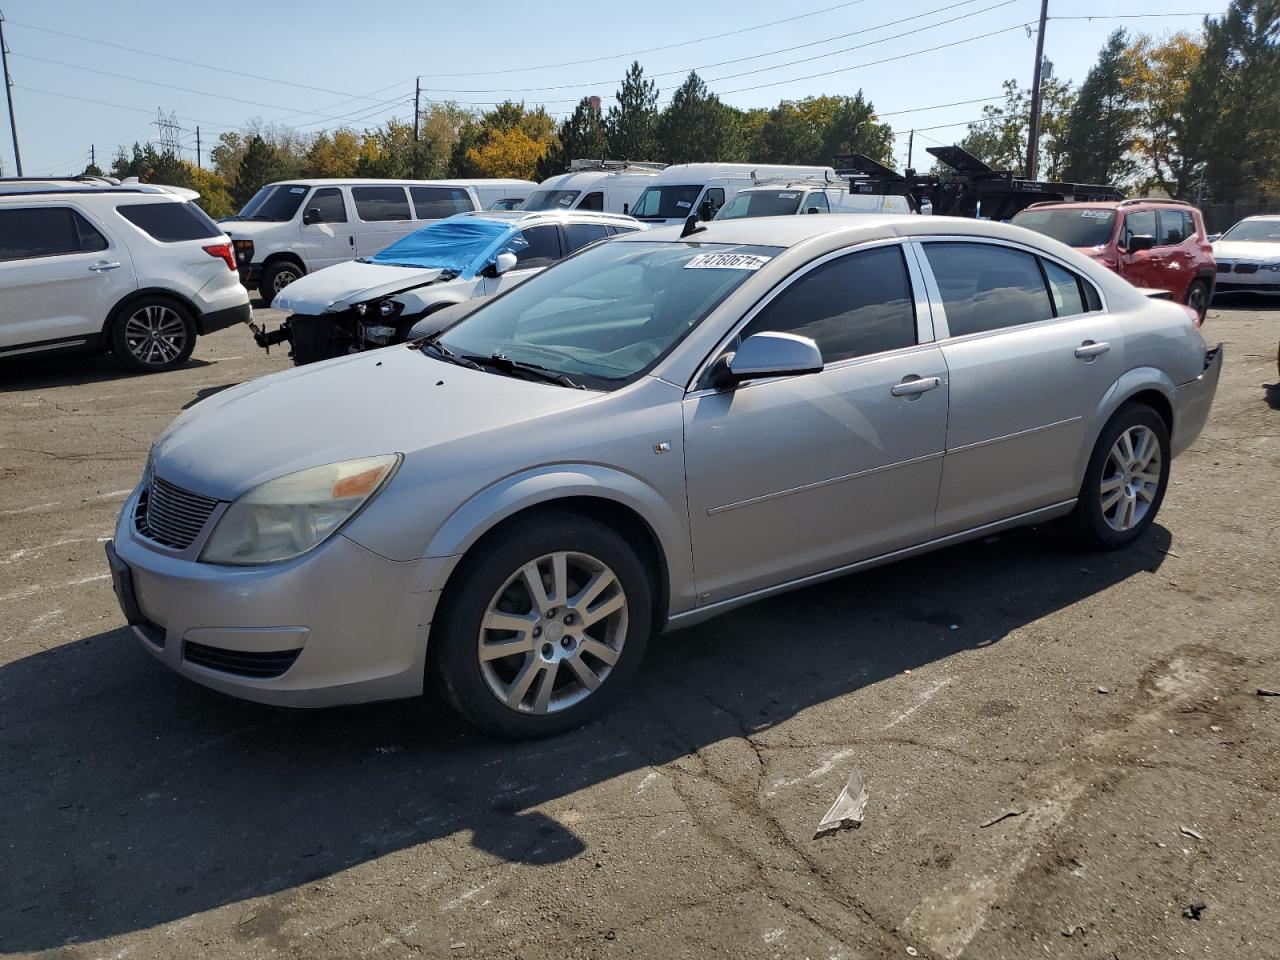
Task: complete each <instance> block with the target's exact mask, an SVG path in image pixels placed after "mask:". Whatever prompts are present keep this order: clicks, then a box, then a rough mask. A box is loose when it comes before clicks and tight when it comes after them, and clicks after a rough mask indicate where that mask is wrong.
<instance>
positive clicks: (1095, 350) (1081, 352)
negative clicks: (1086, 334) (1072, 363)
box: [1076, 340, 1111, 363]
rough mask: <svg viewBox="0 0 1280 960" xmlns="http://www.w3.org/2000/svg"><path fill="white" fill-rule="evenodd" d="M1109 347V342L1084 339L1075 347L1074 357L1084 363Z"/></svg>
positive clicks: (1100, 354)
mask: <svg viewBox="0 0 1280 960" xmlns="http://www.w3.org/2000/svg"><path fill="white" fill-rule="evenodd" d="M1110 349H1111V344H1109V343H1106V342H1103V343H1094V342H1093V341H1092V340H1086V341H1085V342H1084V343H1082V344H1080V346H1078V347H1076V357H1077V359H1080V360H1083V361H1084V362H1085V363H1089V362H1090V361H1092V360H1093V358H1094V357H1100V356H1102V355H1103V354H1104V353H1106V352H1107V351H1108V350H1110Z"/></svg>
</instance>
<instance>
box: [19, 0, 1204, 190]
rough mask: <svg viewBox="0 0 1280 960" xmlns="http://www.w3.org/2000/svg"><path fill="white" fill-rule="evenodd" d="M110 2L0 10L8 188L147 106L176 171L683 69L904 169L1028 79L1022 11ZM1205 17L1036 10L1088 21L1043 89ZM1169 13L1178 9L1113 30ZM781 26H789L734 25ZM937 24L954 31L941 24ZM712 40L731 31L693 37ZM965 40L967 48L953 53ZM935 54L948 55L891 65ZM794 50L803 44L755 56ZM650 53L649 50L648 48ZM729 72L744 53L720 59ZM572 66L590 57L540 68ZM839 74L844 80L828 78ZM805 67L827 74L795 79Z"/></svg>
mask: <svg viewBox="0 0 1280 960" xmlns="http://www.w3.org/2000/svg"><path fill="white" fill-rule="evenodd" d="M127 6H128V12H127V13H117V12H111V11H110V10H109V9H108V8H106V7H104V6H103V5H101V4H100V3H98V2H94V3H90V2H86V0H0V10H2V11H3V13H4V15H5V17H6V18H7V21H6V23H5V38H6V40H7V41H8V45H9V48H10V51H11V57H10V61H9V70H10V73H11V75H12V77H13V82H14V84H15V88H14V91H13V95H14V103H15V110H16V113H17V117H18V133H19V137H20V141H21V147H22V153H23V162H24V172H25V173H26V174H27V175H28V176H31V175H40V174H51V173H65V172H68V171H71V170H73V169H80V168H81V167H82V166H83V164H84V163H86V162H87V161H88V158H89V147H90V145H91V144H96V146H97V150H98V162H99V165H101V166H103V167H106V166H108V165H109V163H110V160H111V158H112V156H113V155H114V153H115V150H116V147H117V146H118V145H121V144H126V145H127V144H131V143H132V142H133V141H135V140H138V141H146V140H148V139H153V138H154V137H155V135H156V132H157V128H156V127H155V126H154V124H153V121H154V120H155V114H156V110H157V109H158V108H161V109H163V110H164V111H165V112H166V113H168V112H173V113H176V114H177V115H178V117H179V122H180V123H181V124H182V126H183V128H184V132H183V133H182V142H183V144H184V147H185V148H186V150H185V153H184V155H185V156H186V157H187V159H191V160H194V159H195V152H194V146H195V133H194V131H195V127H196V126H197V124H198V125H199V126H200V128H201V135H202V139H203V142H204V159H205V163H206V165H207V162H208V149H209V145H210V144H211V143H213V142H215V140H216V138H217V135H218V133H219V132H221V131H223V130H226V129H236V128H239V127H240V126H242V125H243V124H244V122H245V121H246V120H247V119H248V118H250V117H260V118H262V119H264V120H270V121H278V122H282V123H285V124H288V125H292V126H296V127H298V128H299V129H300V130H302V131H304V132H309V131H314V130H318V129H321V128H324V127H334V126H340V125H343V124H344V123H346V124H350V125H352V126H354V127H356V128H357V129H359V128H362V127H365V126H374V125H376V124H377V123H380V122H382V121H383V120H386V119H389V118H391V117H399V118H402V119H407V118H409V117H410V116H411V113H412V110H411V107H410V102H411V99H412V95H413V77H414V75H415V74H420V75H421V76H422V82H423V87H424V91H425V94H424V95H425V96H427V97H429V98H432V99H454V100H457V101H459V102H462V103H481V104H483V103H489V102H493V101H498V100H502V99H505V98H507V97H508V96H509V97H512V98H513V99H516V100H520V99H524V100H525V101H526V102H529V103H538V102H542V103H545V104H546V105H547V108H548V109H549V110H550V111H552V112H553V113H557V114H563V113H564V112H567V111H569V110H571V109H572V107H573V105H574V103H576V102H577V100H578V99H580V98H581V97H583V96H587V95H589V94H593V93H594V94H599V95H600V96H601V97H602V98H603V99H604V101H605V104H606V106H607V104H608V103H609V102H610V101H611V98H612V95H613V93H614V91H615V90H616V89H617V85H618V80H619V79H620V77H621V76H622V74H623V72H624V71H625V69H626V67H627V65H628V63H630V61H631V60H632V59H633V58H634V59H639V60H640V62H641V64H642V65H643V66H644V68H645V71H646V73H647V74H649V75H650V76H652V77H654V78H655V79H656V80H657V82H658V86H659V89H660V91H661V98H660V101H659V102H660V103H661V102H665V100H666V99H667V98H668V97H669V96H670V93H671V91H672V89H674V87H675V86H677V85H678V84H679V82H680V81H681V79H683V76H684V74H686V73H687V72H688V70H689V69H690V68H697V69H698V71H699V73H700V74H701V75H702V76H703V77H704V79H706V80H707V82H708V84H709V86H710V87H711V89H712V90H714V91H716V92H717V93H719V94H720V95H721V96H722V98H723V99H724V100H725V101H726V102H727V103H731V104H734V105H736V106H739V107H752V106H769V105H772V104H774V103H776V102H777V101H778V100H779V99H783V98H786V99H795V98H800V97H804V96H809V95H812V94H824V93H826V94H849V93H853V92H854V91H856V90H857V89H859V88H861V89H862V90H863V91H864V93H865V94H866V95H867V96H868V97H869V98H870V99H871V100H872V102H873V103H874V104H875V106H876V109H877V110H878V112H880V113H881V114H882V115H886V116H885V119H886V121H887V122H889V123H891V124H892V125H893V128H894V130H895V131H902V132H903V135H902V136H900V137H899V138H898V141H897V142H898V151H897V154H896V155H897V157H898V160H899V162H900V163H901V162H902V160H903V159H904V158H905V153H906V143H907V137H906V135H905V131H906V130H908V129H910V128H911V127H913V126H914V127H916V128H917V129H920V128H930V129H924V130H922V132H921V134H920V135H918V136H917V137H916V146H915V163H916V166H918V167H927V166H928V165H929V164H928V163H927V162H926V161H927V160H928V158H927V157H926V156H925V155H924V154H923V148H924V147H925V146H928V145H930V142H931V141H933V142H944V143H951V142H953V141H954V140H956V139H958V138H959V137H960V136H962V135H963V133H964V127H963V125H958V126H950V127H944V126H942V125H944V124H961V122H962V121H966V120H970V119H974V118H976V117H978V116H980V115H981V112H982V104H981V103H970V104H965V105H958V106H951V107H938V108H936V109H930V110H922V111H918V112H909V113H896V111H908V110H911V111H915V108H918V107H929V106H932V105H935V104H945V103H955V102H956V101H966V100H978V99H980V98H985V97H996V96H998V95H999V94H1000V85H1001V82H1002V81H1004V80H1006V79H1009V78H1014V79H1017V80H1018V82H1019V83H1020V84H1022V85H1023V86H1027V85H1029V84H1030V80H1031V69H1032V63H1033V59H1034V51H1035V39H1034V37H1029V36H1028V34H1027V31H1026V30H1024V29H1022V28H1021V27H1020V26H1019V27H1017V29H1012V30H1010V29H1007V28H1010V27H1015V26H1017V25H1020V24H1023V23H1027V22H1031V21H1034V20H1035V19H1036V17H1037V16H1038V11H1039V0H968V2H956V0H855V2H853V3H840V4H837V2H836V0H796V2H795V3H792V4H780V3H777V2H776V0H772V2H770V0H732V2H730V0H704V2H701V3H690V2H687V0H686V2H683V3H678V2H674V0H646V2H644V3H605V2H601V3H597V4H592V5H587V4H574V5H572V7H568V5H560V6H562V7H563V8H565V9H563V10H562V11H560V10H558V11H557V12H555V13H550V12H542V13H540V12H539V11H543V10H550V9H551V6H552V5H549V4H536V3H527V2H523V3H517V2H508V0H502V2H495V3H487V4H482V3H476V4H472V5H459V4H447V5H446V4H438V3H425V2H416V3H415V2H410V0H368V2H365V3H351V2H350V0H309V2H307V3H293V4H284V3H269V2H266V3H264V2H261V0H259V2H254V3H249V2H245V0H218V2H215V3H202V4H192V3H189V2H188V3H174V2H172V0H166V2H160V0H130V2H129V3H128V4H127ZM1225 7H1226V0H1128V2H1116V0H1050V4H1049V13H1050V17H1054V16H1059V17H1066V16H1073V17H1079V16H1083V15H1087V14H1098V15H1100V16H1099V18H1098V19H1072V20H1067V19H1060V20H1051V21H1050V23H1049V28H1048V30H1047V31H1046V44H1045V55H1046V56H1047V57H1048V58H1049V59H1050V60H1051V61H1052V62H1053V64H1054V70H1055V74H1056V75H1057V76H1059V77H1067V78H1070V79H1072V80H1074V81H1076V82H1077V83H1078V82H1079V81H1080V80H1081V79H1083V77H1084V74H1085V72H1086V71H1087V70H1088V68H1089V66H1090V65H1091V64H1092V63H1093V61H1094V58H1095V57H1096V55H1097V51H1098V49H1099V48H1100V47H1101V45H1102V43H1103V41H1104V39H1105V38H1106V35H1107V34H1108V33H1109V32H1110V31H1111V30H1112V29H1114V28H1115V27H1116V26H1125V27H1126V28H1128V29H1129V30H1130V31H1131V32H1137V31H1146V32H1151V33H1155V34H1167V33H1171V32H1174V31H1175V30H1178V29H1195V28H1197V27H1198V26H1199V23H1200V16H1199V15H1200V14H1204V13H1207V12H1213V13H1217V12H1221V11H1222V10H1223V9H1225ZM819 11H824V12H819ZM1171 11H1187V12H1190V13H1194V14H1197V15H1195V16H1176V17H1170V16H1161V17H1157V18H1151V19H1124V20H1121V19H1115V15H1117V14H1129V15H1134V14H1167V13H1169V12H1171ZM810 13H812V14H813V15H812V16H802V15H803V14H810ZM782 18H795V19H792V20H790V21H789V22H786V23H776V24H774V25H772V26H767V27H763V28H761V29H752V30H745V29H744V28H749V27H754V26H757V25H761V24H766V23H769V22H771V21H777V20H780V19H782ZM949 20H953V21H954V22H952V23H947V24H945V25H941V24H943V22H944V21H949ZM37 27H38V28H42V29H34V28H37ZM49 31H61V32H62V33H63V34H75V35H77V37H89V38H93V39H94V40H97V41H103V42H105V43H111V44H119V45H122V46H126V47H132V48H136V49H137V50H143V51H148V52H150V53H152V54H160V55H163V56H164V57H168V58H172V59H160V58H158V57H155V56H148V55H147V54H146V53H138V52H132V51H129V50H122V49H119V48H118V47H111V46H104V45H102V43H93V42H87V41H86V40H84V39H77V38H73V37H70V36H64V35H59V34H58V33H52V32H49ZM730 31H742V32H736V33H734V35H732V36H721V37H718V38H714V39H705V40H703V39H699V38H703V37H710V36H711V35H714V34H724V33H727V32H730ZM1000 31H1004V32H1000ZM973 37H976V38H978V39H974V40H972V42H962V43H956V41H965V40H968V39H969V38H973ZM689 41H696V42H689ZM673 44H680V45H679V46H671V45H673ZM943 44H955V45H954V46H950V47H947V48H945V49H939V50H935V51H933V52H930V53H925V54H921V55H918V56H905V57H903V55H904V54H913V53H915V52H917V51H921V50H925V49H926V48H930V47H936V46H939V45H943ZM799 45H806V46H803V47H801V48H800V49H794V50H790V51H788V52H775V51H779V50H780V49H781V48H786V47H796V46H799ZM659 47H666V48H667V49H654V48H659ZM854 47H858V49H850V48H854ZM644 50H649V51H650V52H640V51H644ZM838 51H839V52H838ZM898 57H901V59H894V60H890V61H889V62H882V63H878V64H876V63H872V61H884V60H886V59H888V58H898ZM739 58H745V59H742V60H741V62H736V63H730V64H724V61H730V60H739ZM581 60H592V61H594V62H589V63H577V64H574V65H568V66H553V67H547V66H546V65H549V64H563V63H565V62H567V61H581ZM798 60H807V62H803V63H795V62H794V61H798ZM49 61H57V62H56V63H51V62H49ZM175 61H177V62H175ZM715 64H724V65H720V66H715ZM784 64H791V65H789V66H784ZM77 67H79V68H90V69H91V70H93V71H102V72H90V70H89V69H77ZM850 67H853V68H855V69H844V68H850ZM767 68H776V69H767ZM229 71H238V72H239V73H241V74H254V75H257V77H262V78H267V79H256V78H255V77H250V76H237V75H236V73H234V72H229ZM476 71H479V72H476ZM497 71H508V72H497ZM748 71H751V72H750V73H749V75H740V74H746V73H747V72H748ZM832 71H840V72H832ZM818 73H825V74H828V75H826V76H819V77H814V78H811V79H799V78H801V77H805V76H808V75H811V74H818ZM106 74H116V75H117V76H108V75H106ZM463 74H467V75H463ZM735 74H739V76H734V75H735ZM449 75H453V76H449ZM126 77H128V78H133V79H125V78H126ZM140 81H146V82H140ZM273 81H288V83H279V82H273ZM161 84H168V85H170V86H169V87H166V86H161ZM290 84H293V85H290ZM766 84H767V86H762V85H766ZM171 87H181V88H185V89H183V90H178V89H171ZM548 87H560V88H561V89H545V88H548ZM532 88H541V89H532ZM749 88H755V89H749ZM37 91H41V92H37ZM192 91H196V92H192ZM68 97H79V98H84V99H81V100H76V99H68ZM85 100H94V101H101V102H100V103H89V102H85ZM245 101H252V102H245ZM5 119H7V117H6V118H5ZM0 158H2V159H3V163H4V170H5V173H6V175H10V176H12V175H13V173H14V172H15V171H14V165H13V151H12V146H11V144H10V142H9V138H8V130H7V127H3V128H0Z"/></svg>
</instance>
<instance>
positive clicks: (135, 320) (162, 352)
mask: <svg viewBox="0 0 1280 960" xmlns="http://www.w3.org/2000/svg"><path fill="white" fill-rule="evenodd" d="M195 346H196V325H195V321H194V320H192V319H191V314H190V313H189V312H188V311H187V308H186V307H184V306H183V305H182V304H180V303H178V302H177V301H176V300H171V299H169V298H168V297H161V296H155V297H143V298H142V299H140V300H135V301H134V302H133V303H131V304H129V305H128V306H127V307H125V308H124V310H122V311H121V312H120V315H119V316H118V317H116V320H115V322H114V323H113V324H112V325H111V350H112V352H113V353H114V354H115V356H116V359H117V360H119V361H120V362H121V363H122V364H124V366H126V367H128V368H129V369H131V370H137V371H139V372H140V373H160V372H162V371H165V370H172V369H173V368H174V367H180V366H182V364H184V363H186V362H187V360H188V359H189V358H190V357H191V351H192V350H194V349H195Z"/></svg>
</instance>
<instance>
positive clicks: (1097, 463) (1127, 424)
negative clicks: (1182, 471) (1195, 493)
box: [1066, 402, 1170, 550]
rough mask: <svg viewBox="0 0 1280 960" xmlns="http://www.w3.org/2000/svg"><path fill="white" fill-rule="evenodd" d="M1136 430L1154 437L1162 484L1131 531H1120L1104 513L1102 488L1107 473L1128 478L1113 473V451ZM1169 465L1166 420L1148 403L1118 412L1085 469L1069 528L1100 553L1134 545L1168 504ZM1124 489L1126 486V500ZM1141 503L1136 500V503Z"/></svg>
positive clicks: (1127, 407) (1121, 474)
mask: <svg viewBox="0 0 1280 960" xmlns="http://www.w3.org/2000/svg"><path fill="white" fill-rule="evenodd" d="M1134 428H1146V429H1147V430H1150V431H1151V433H1152V434H1154V437H1155V441H1156V443H1157V444H1158V452H1159V461H1160V462H1159V469H1158V475H1159V480H1158V481H1157V482H1156V487H1155V490H1154V493H1153V495H1152V497H1151V499H1150V501H1149V502H1148V503H1147V506H1146V509H1145V512H1144V513H1143V514H1142V516H1141V517H1139V518H1138V519H1137V522H1136V523H1134V524H1133V525H1132V526H1131V527H1129V528H1128V529H1123V530H1119V529H1116V528H1115V526H1113V525H1112V523H1109V522H1108V518H1107V513H1108V512H1109V511H1106V510H1104V507H1103V494H1102V489H1101V488H1102V483H1103V479H1104V471H1109V472H1110V475H1111V476H1112V477H1114V476H1116V475H1120V476H1123V475H1124V473H1123V469H1121V471H1120V473H1119V474H1116V473H1114V472H1111V471H1113V468H1115V466H1116V465H1115V464H1114V463H1109V461H1110V459H1111V450H1112V447H1113V446H1115V445H1116V443H1117V441H1118V440H1119V439H1120V436H1121V434H1123V433H1125V432H1126V431H1129V430H1132V429H1134ZM1169 461H1170V450H1169V428H1168V427H1167V426H1166V425H1165V422H1164V419H1163V418H1162V417H1161V416H1160V414H1158V413H1156V412H1155V411H1154V410H1153V409H1151V408H1150V407H1149V406H1147V405H1146V404H1144V403H1137V402H1131V403H1127V404H1125V405H1124V406H1123V407H1121V408H1120V409H1119V410H1118V411H1116V413H1115V415H1114V416H1113V417H1112V418H1111V420H1110V421H1109V422H1108V423H1107V425H1106V427H1105V428H1103V431H1102V434H1101V435H1100V436H1099V437H1098V442H1097V444H1095V445H1094V448H1093V454H1092V455H1091V456H1090V457H1089V465H1088V467H1086V468H1085V472H1084V482H1083V483H1082V484H1081V486H1080V494H1079V498H1078V499H1077V500H1076V506H1075V509H1074V510H1072V512H1071V513H1070V515H1068V516H1067V517H1066V525H1067V527H1068V529H1069V530H1070V532H1071V533H1072V534H1074V536H1075V537H1076V539H1078V540H1080V541H1081V542H1082V543H1084V544H1085V545H1087V546H1090V547H1093V548H1096V549H1099V550H1119V549H1120V548H1122V547H1127V546H1128V545H1129V544H1131V543H1133V542H1134V541H1135V540H1137V539H1138V538H1139V537H1141V536H1142V535H1143V534H1144V533H1145V532H1146V531H1147V528H1148V527H1149V526H1151V524H1152V523H1153V522H1155V518H1156V514H1157V513H1159V512H1160V504H1161V503H1163V502H1164V494H1165V491H1166V490H1167V489H1168V486H1169ZM1124 489H1125V488H1124V487H1123V486H1122V487H1121V491H1122V497H1123V496H1124V493H1123V490H1124ZM1140 499H1141V498H1135V502H1136V501H1140ZM1116 509H1117V508H1116V507H1112V508H1111V511H1110V512H1113V513H1114V511H1115V510H1116Z"/></svg>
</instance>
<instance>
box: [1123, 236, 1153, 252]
mask: <svg viewBox="0 0 1280 960" xmlns="http://www.w3.org/2000/svg"><path fill="white" fill-rule="evenodd" d="M1155 245H1156V238H1155V237H1153V236H1152V235H1151V234H1149V233H1135V234H1134V235H1133V236H1131V237H1130V238H1129V246H1128V251H1129V252H1130V253H1138V252H1139V251H1141V250H1150V249H1151V248H1152V247H1154V246H1155Z"/></svg>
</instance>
